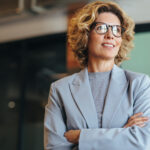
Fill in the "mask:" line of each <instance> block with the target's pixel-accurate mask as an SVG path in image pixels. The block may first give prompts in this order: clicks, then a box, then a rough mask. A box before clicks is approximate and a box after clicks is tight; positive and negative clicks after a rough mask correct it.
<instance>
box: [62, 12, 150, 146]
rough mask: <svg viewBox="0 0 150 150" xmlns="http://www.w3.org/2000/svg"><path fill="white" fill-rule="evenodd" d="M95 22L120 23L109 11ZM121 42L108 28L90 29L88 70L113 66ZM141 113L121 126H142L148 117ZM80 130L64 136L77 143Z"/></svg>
mask: <svg viewBox="0 0 150 150" xmlns="http://www.w3.org/2000/svg"><path fill="white" fill-rule="evenodd" d="M96 22H104V23H107V24H110V25H120V20H119V18H118V17H117V16H116V15H115V14H113V13H110V12H104V13H101V14H100V15H99V16H98V18H97V19H96ZM121 42H122V37H120V38H117V37H115V36H114V35H113V34H112V31H111V29H110V28H109V30H108V32H107V33H106V34H104V35H99V34H97V33H96V31H95V30H94V29H93V30H91V32H90V34H89V43H88V54H89V57H88V71H89V72H106V71H110V70H111V69H112V68H113V65H114V59H115V56H116V55H117V54H118V51H119V48H120V46H121ZM104 43H107V44H113V45H114V47H109V46H106V45H104ZM142 115H143V113H142V112H140V113H137V114H134V115H133V116H131V117H130V118H129V119H128V121H127V123H126V125H125V126H124V127H123V128H127V127H131V126H133V125H137V126H139V127H144V126H145V122H147V121H148V120H149V118H148V117H143V116H142ZM80 132H81V131H80V130H69V131H67V132H65V134H64V136H65V137H66V139H67V140H68V141H69V142H71V143H74V144H77V143H78V141H79V137H80Z"/></svg>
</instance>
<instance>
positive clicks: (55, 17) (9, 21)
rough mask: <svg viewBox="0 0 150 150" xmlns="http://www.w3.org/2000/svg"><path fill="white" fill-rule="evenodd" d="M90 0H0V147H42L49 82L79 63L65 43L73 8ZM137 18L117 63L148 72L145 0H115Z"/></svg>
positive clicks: (149, 30)
mask: <svg viewBox="0 0 150 150" xmlns="http://www.w3.org/2000/svg"><path fill="white" fill-rule="evenodd" d="M91 1H92V0H0V149H1V150H43V120H44V107H45V105H46V103H47V98H48V92H49V87H50V84H51V82H53V81H55V80H57V79H60V78H62V77H64V76H66V75H69V74H71V73H73V72H76V71H79V65H78V63H77V62H76V61H75V59H74V58H73V54H72V52H71V51H70V48H69V46H68V45H67V39H66V33H67V26H68V22H69V20H70V18H71V16H72V14H73V13H74V12H75V10H77V9H78V8H80V7H82V6H83V5H85V4H86V3H88V2H91ZM114 1H115V2H117V3H118V4H119V5H120V6H121V7H122V8H123V9H124V10H125V11H126V12H127V14H128V15H129V16H131V17H132V18H133V20H134V21H135V23H136V28H135V40H134V43H135V48H134V49H133V51H132V52H131V54H130V57H131V60H129V61H126V62H124V63H123V64H122V66H121V67H122V68H125V69H129V70H132V71H136V72H141V73H146V74H148V75H150V59H149V57H150V44H149V43H150V10H149V6H150V1H149V0H142V1H141V0H132V1H131V0H125V1H123V0H114Z"/></svg>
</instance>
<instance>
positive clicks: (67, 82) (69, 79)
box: [51, 73, 79, 88]
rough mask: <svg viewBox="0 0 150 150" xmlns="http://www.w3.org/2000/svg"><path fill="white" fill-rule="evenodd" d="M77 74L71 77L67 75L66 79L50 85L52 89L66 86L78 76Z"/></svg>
mask: <svg viewBox="0 0 150 150" xmlns="http://www.w3.org/2000/svg"><path fill="white" fill-rule="evenodd" d="M78 74H79V73H73V74H71V75H68V76H66V77H63V78H61V79H59V80H57V81H55V82H53V83H51V87H52V88H57V87H65V86H68V84H69V83H72V82H73V80H74V78H75V77H76V76H78Z"/></svg>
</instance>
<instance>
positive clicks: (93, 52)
mask: <svg viewBox="0 0 150 150" xmlns="http://www.w3.org/2000/svg"><path fill="white" fill-rule="evenodd" d="M95 22H103V23H106V24H108V25H119V26H120V20H119V18H118V17H117V16H116V15H115V14H113V13H111V12H104V13H101V14H100V15H99V16H98V18H97V19H96V20H95ZM121 42H122V37H115V36H114V35H113V33H112V30H111V27H109V29H108V32H106V33H105V34H98V33H97V32H96V30H95V28H93V29H92V30H91V31H90V34H89V41H88V56H89V60H90V58H91V57H92V58H99V59H104V60H113V61H114V58H115V56H116V55H117V54H118V51H119V48H120V46H121Z"/></svg>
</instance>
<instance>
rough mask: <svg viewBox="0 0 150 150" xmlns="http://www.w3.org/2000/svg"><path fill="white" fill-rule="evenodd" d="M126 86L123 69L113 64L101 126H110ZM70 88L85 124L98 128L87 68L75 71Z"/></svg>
mask: <svg viewBox="0 0 150 150" xmlns="http://www.w3.org/2000/svg"><path fill="white" fill-rule="evenodd" d="M126 88H127V80H126V76H125V74H124V71H123V70H122V69H120V68H119V67H117V66H116V65H114V67H113V69H112V72H111V77H110V83H109V87H108V92H107V95H106V99H105V105H104V111H103V118H102V127H110V125H111V122H112V119H113V117H114V114H115V113H116V111H117V109H118V107H119V105H120V102H121V100H122V99H121V97H123V94H124V93H125V92H124V91H125V90H126ZM70 90H71V92H72V95H73V98H74V100H75V102H76V104H77V106H78V108H79V110H80V112H81V114H82V115H83V117H84V119H85V120H86V122H87V126H88V127H89V128H98V118H97V112H96V108H95V104H94V99H93V96H92V92H91V88H90V83H89V77H88V69H87V68H85V69H83V70H81V71H80V72H79V73H77V75H76V77H75V78H74V80H73V81H72V83H71V84H70Z"/></svg>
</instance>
